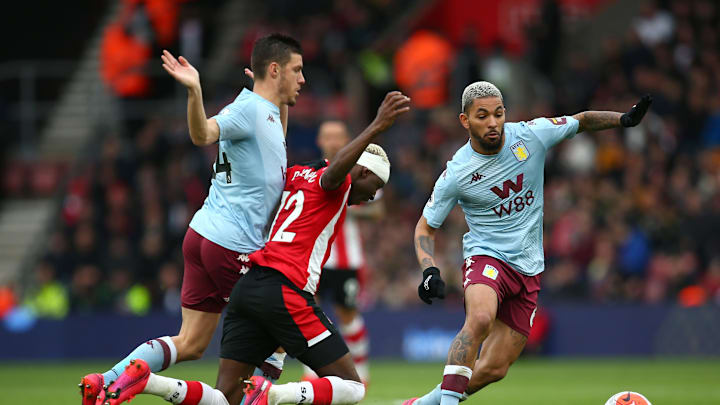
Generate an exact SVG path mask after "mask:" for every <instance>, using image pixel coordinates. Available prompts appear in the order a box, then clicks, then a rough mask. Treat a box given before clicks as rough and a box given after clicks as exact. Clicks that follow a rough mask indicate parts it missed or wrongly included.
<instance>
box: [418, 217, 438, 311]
mask: <svg viewBox="0 0 720 405" xmlns="http://www.w3.org/2000/svg"><path fill="white" fill-rule="evenodd" d="M415 254H416V255H417V259H418V262H419V263H420V267H421V268H423V279H422V281H421V282H420V285H419V286H418V295H419V296H420V299H421V300H423V301H424V302H425V303H427V304H431V305H432V298H445V282H444V281H443V280H442V278H440V270H439V269H438V268H437V266H436V265H435V228H433V227H431V226H430V225H428V223H427V220H426V219H425V217H424V216H421V217H420V220H419V221H418V223H417V225H416V226H415Z"/></svg>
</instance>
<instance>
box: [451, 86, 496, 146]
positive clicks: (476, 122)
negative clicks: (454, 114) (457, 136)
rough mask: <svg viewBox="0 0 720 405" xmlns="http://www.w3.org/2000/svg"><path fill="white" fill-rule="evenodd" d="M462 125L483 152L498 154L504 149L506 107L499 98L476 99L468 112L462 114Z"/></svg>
mask: <svg viewBox="0 0 720 405" xmlns="http://www.w3.org/2000/svg"><path fill="white" fill-rule="evenodd" d="M460 123H461V124H462V126H463V127H465V129H467V130H468V132H470V137H471V138H472V139H473V141H474V142H473V143H476V144H477V145H478V146H480V148H481V149H482V151H484V152H488V153H496V152H497V151H498V150H500V148H501V147H502V145H503V141H504V138H505V132H504V129H503V126H504V125H505V106H503V103H502V100H501V99H500V98H499V97H483V98H476V99H475V100H473V102H472V105H470V107H468V109H467V112H463V113H462V114H460Z"/></svg>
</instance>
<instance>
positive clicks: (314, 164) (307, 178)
mask: <svg viewBox="0 0 720 405" xmlns="http://www.w3.org/2000/svg"><path fill="white" fill-rule="evenodd" d="M326 168H327V160H324V159H320V160H314V161H311V162H306V163H301V164H296V165H293V166H291V167H289V168H288V169H287V172H286V173H287V174H286V175H287V183H288V184H300V183H303V184H314V183H317V182H318V179H319V178H320V176H321V175H322V173H323V172H324V171H325V169H326Z"/></svg>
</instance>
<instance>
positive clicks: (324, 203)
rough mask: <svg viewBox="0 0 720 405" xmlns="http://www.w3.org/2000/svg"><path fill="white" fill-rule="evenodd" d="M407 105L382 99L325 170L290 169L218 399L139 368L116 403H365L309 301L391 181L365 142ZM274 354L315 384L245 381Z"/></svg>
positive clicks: (234, 312)
mask: <svg viewBox="0 0 720 405" xmlns="http://www.w3.org/2000/svg"><path fill="white" fill-rule="evenodd" d="M409 102H410V99H409V98H408V97H406V96H405V95H403V94H402V93H400V92H398V91H393V92H390V93H388V94H387V96H386V97H385V99H384V100H383V103H382V104H381V105H380V108H379V109H378V113H377V116H376V117H375V120H373V122H372V123H371V124H370V125H369V126H368V127H367V128H366V129H365V131H363V132H362V133H361V134H360V135H359V136H358V137H357V138H355V139H354V140H353V141H352V142H350V143H349V144H348V145H347V146H345V147H344V148H343V149H342V150H340V151H339V152H338V154H337V156H336V157H335V159H334V160H333V161H332V162H330V165H329V166H327V163H326V162H325V161H323V162H320V163H318V164H315V165H298V166H293V167H291V168H289V169H288V171H287V177H286V181H285V188H284V191H283V194H282V197H281V201H280V206H279V208H278V213H277V215H276V216H275V220H274V221H273V225H272V228H271V232H270V236H269V238H268V241H267V243H266V244H265V247H264V248H263V249H261V250H259V251H257V252H255V253H253V254H251V255H250V261H251V263H253V265H252V267H251V269H250V271H248V273H247V274H245V276H244V277H242V278H240V280H239V281H238V282H237V283H236V284H235V287H234V288H233V291H232V293H231V294H230V302H229V304H228V310H227V316H226V317H225V321H224V323H223V337H222V343H221V348H220V368H219V370H218V381H217V389H212V388H210V387H209V386H208V385H206V384H203V383H201V382H198V381H182V380H176V379H173V378H168V377H162V376H158V375H156V374H153V373H150V370H149V369H148V367H147V364H145V362H144V361H143V360H137V361H134V362H133V364H132V365H131V366H130V367H128V368H127V369H126V371H125V372H124V373H123V375H121V376H120V379H123V381H124V384H123V386H124V387H127V390H128V391H130V390H132V392H126V393H125V394H124V396H123V398H128V399H129V398H132V397H133V396H134V395H135V394H136V393H141V392H142V393H148V394H154V395H158V396H162V397H164V398H165V399H166V400H168V401H170V402H172V403H174V404H182V405H226V404H232V405H237V404H238V403H240V401H241V400H242V399H243V392H244V393H245V394H246V395H247V398H246V400H245V404H246V405H276V404H286V403H287V404H316V405H335V404H354V403H357V402H360V401H361V400H362V399H363V398H364V396H365V386H364V385H363V384H362V382H361V380H360V377H359V376H358V373H357V371H356V370H355V365H354V364H353V360H352V358H351V356H350V353H349V350H348V347H347V345H346V344H345V341H344V340H343V339H342V337H341V336H340V333H339V332H338V331H337V329H336V328H335V327H334V326H333V324H332V323H331V322H330V321H329V320H328V318H327V316H325V314H324V313H323V312H322V310H321V309H320V308H319V307H318V306H317V304H316V302H315V297H314V295H315V292H316V291H317V286H318V281H319V280H320V275H321V273H322V266H323V264H324V263H325V261H326V260H327V258H328V256H329V254H330V246H331V245H332V242H333V240H334V239H335V235H336V233H337V230H338V228H339V226H338V224H339V223H341V222H342V218H343V217H344V216H345V213H346V211H347V206H348V205H353V204H359V203H361V202H366V201H369V200H371V199H372V198H373V196H374V195H375V193H376V192H377V190H378V189H380V188H382V187H383V186H384V185H385V184H386V183H387V181H388V179H389V176H390V162H389V160H388V158H387V155H386V154H385V152H384V151H383V149H382V148H381V147H380V146H378V145H375V144H371V142H372V141H373V140H374V138H375V137H377V135H379V134H380V133H382V132H384V131H385V130H386V129H387V128H389V127H390V126H391V125H392V124H393V122H394V121H395V118H396V117H398V116H399V115H401V114H403V113H405V112H406V111H408V110H409V109H410V107H409ZM279 346H281V347H283V348H284V349H285V350H286V352H287V353H289V354H290V355H291V356H293V357H295V358H297V359H298V360H300V361H302V362H303V363H304V364H307V365H309V366H310V367H311V368H312V369H313V371H315V373H317V375H318V376H320V378H316V379H313V380H310V381H303V382H293V383H288V384H277V385H273V384H272V383H271V382H270V381H269V380H266V379H265V378H264V377H261V376H252V377H250V376H251V374H252V372H253V370H254V369H255V367H259V366H260V365H261V364H262V363H263V362H264V361H265V359H266V358H267V357H268V356H269V355H271V354H272V353H273V352H274V351H275V350H276V349H277V348H278V347H279ZM248 378H249V379H250V380H247V379H248ZM243 381H245V384H243ZM243 385H244V390H243ZM119 403H121V402H120V401H117V400H114V399H111V400H110V401H108V405H115V404H119Z"/></svg>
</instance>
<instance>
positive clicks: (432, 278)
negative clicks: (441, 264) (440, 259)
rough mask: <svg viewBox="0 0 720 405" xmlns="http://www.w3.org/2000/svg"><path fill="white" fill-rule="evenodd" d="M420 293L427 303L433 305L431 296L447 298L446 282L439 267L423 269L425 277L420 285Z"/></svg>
mask: <svg viewBox="0 0 720 405" xmlns="http://www.w3.org/2000/svg"><path fill="white" fill-rule="evenodd" d="M418 295H419V296H420V299H421V300H423V301H425V303H426V304H429V305H432V300H431V298H445V282H444V281H443V280H442V278H441V277H440V270H439V269H438V268H437V267H428V268H427V269H425V270H423V279H422V281H421V282H420V285H419V286H418Z"/></svg>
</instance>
